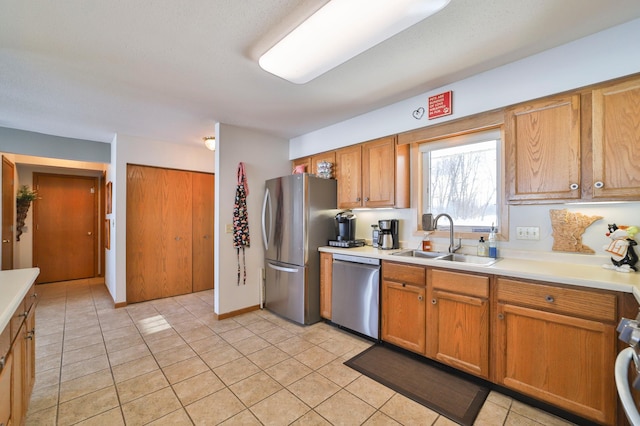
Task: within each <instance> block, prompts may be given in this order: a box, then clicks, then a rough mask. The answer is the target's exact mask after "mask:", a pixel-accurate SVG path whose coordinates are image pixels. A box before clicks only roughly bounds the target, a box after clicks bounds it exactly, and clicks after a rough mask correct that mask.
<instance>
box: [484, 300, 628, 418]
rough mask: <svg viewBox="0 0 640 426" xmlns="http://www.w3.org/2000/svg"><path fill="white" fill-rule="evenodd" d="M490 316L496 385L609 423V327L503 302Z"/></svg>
mask: <svg viewBox="0 0 640 426" xmlns="http://www.w3.org/2000/svg"><path fill="white" fill-rule="evenodd" d="M496 315H497V318H498V319H497V322H496V365H495V367H496V380H497V382H498V383H499V384H502V385H504V386H507V387H509V388H511V389H515V390H516V391H518V392H522V393H523V394H526V395H529V396H532V397H534V398H537V399H539V400H542V401H545V402H548V403H551V404H553V405H556V406H558V407H560V408H562V409H565V410H568V411H571V412H574V413H576V414H578V415H580V416H582V417H586V418H588V419H592V420H595V421H597V422H600V423H604V424H613V423H614V419H615V413H616V391H615V387H614V386H615V385H614V379H613V366H614V361H615V347H616V344H615V326H614V325H608V324H603V323H601V322H597V321H591V320H585V319H581V318H575V317H570V316H565V315H559V314H554V313H550V312H544V311H541V310H537V309H530V308H526V307H521V306H516V305H511V304H504V303H499V304H498V306H497V312H496Z"/></svg>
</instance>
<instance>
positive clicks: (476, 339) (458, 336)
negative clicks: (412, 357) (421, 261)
mask: <svg viewBox="0 0 640 426" xmlns="http://www.w3.org/2000/svg"><path fill="white" fill-rule="evenodd" d="M427 280H428V282H429V284H430V285H429V290H428V299H429V301H430V303H428V304H427V326H426V328H427V336H428V339H427V350H426V354H427V356H428V357H430V358H433V359H435V360H438V361H440V362H442V363H444V364H448V365H450V366H452V367H455V368H457V369H460V370H464V371H466V372H468V373H471V374H475V375H476V376H480V377H483V378H485V379H488V378H489V300H488V297H489V278H488V277H484V276H479V275H471V274H463V273H458V272H451V271H443V270H438V269H430V270H429V272H428V278H427Z"/></svg>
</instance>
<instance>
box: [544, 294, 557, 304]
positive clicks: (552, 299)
mask: <svg viewBox="0 0 640 426" xmlns="http://www.w3.org/2000/svg"><path fill="white" fill-rule="evenodd" d="M544 300H546V301H547V302H549V303H553V302H555V299H554V298H553V296H551V295H548V296H545V297H544Z"/></svg>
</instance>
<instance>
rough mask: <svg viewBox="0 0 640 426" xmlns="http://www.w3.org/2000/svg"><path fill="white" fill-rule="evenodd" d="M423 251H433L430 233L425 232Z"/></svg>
mask: <svg viewBox="0 0 640 426" xmlns="http://www.w3.org/2000/svg"><path fill="white" fill-rule="evenodd" d="M422 251H431V238H429V233H428V232H425V233H424V238H423V239H422Z"/></svg>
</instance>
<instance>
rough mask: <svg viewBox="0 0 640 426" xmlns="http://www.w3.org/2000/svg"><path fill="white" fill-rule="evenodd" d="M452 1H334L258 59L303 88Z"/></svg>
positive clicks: (263, 64)
mask: <svg viewBox="0 0 640 426" xmlns="http://www.w3.org/2000/svg"><path fill="white" fill-rule="evenodd" d="M449 1H450V0H332V1H329V3H327V4H326V5H324V6H323V7H322V8H320V9H319V10H318V11H317V12H316V13H314V14H313V15H311V16H310V17H309V18H308V19H307V20H306V21H304V22H303V23H302V24H300V26H298V27H297V28H296V29H294V30H293V31H292V32H290V33H289V34H288V35H287V36H285V37H284V38H283V39H282V40H280V41H279V42H278V43H277V44H276V45H275V46H273V47H272V48H271V49H269V50H268V51H267V52H266V53H265V54H264V55H262V56H261V57H260V59H259V61H258V63H259V64H260V67H262V69H264V70H265V71H268V72H270V73H272V74H275V75H277V76H278V77H282V78H284V79H285V80H289V81H290V82H292V83H297V84H304V83H307V82H309V81H311V80H313V79H314V78H316V77H318V76H319V75H322V74H324V73H325V72H327V71H329V70H330V69H332V68H335V67H337V66H338V65H340V64H342V63H344V62H346V61H348V60H349V59H351V58H353V57H354V56H356V55H359V54H360V53H362V52H364V51H365V50H367V49H370V48H371V47H373V46H375V45H376V44H378V43H381V42H382V41H384V40H386V39H388V38H390V37H392V36H394V35H396V34H398V33H399V32H401V31H403V30H405V29H407V28H409V27H410V26H412V25H414V24H417V23H418V22H420V21H422V20H423V19H425V18H427V17H428V16H430V15H433V14H434V13H436V12H438V11H439V10H441V9H442V8H444V7H445V6H446V5H447V4H448V3H449Z"/></svg>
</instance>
